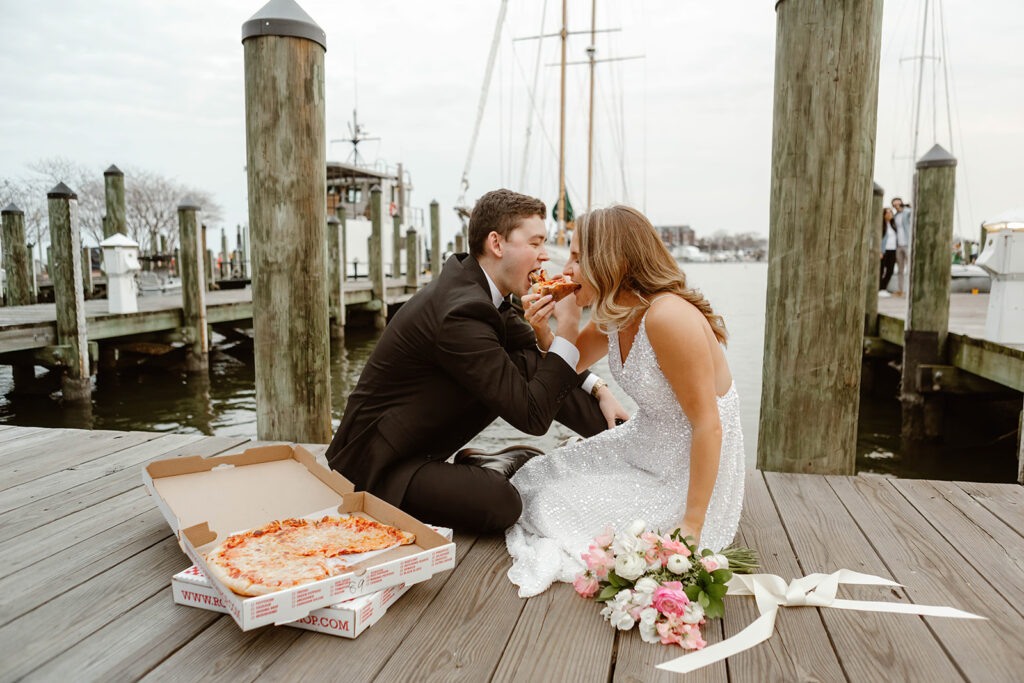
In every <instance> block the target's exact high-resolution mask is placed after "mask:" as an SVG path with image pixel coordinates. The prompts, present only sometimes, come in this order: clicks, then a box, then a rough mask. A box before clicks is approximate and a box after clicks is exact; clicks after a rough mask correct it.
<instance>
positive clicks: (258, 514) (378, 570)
mask: <svg viewBox="0 0 1024 683" xmlns="http://www.w3.org/2000/svg"><path fill="white" fill-rule="evenodd" d="M142 478H143V481H144V483H145V485H146V488H147V489H148V490H149V492H150V494H151V495H152V496H153V499H154V500H155V501H156V503H157V506H158V507H159V508H160V511H161V512H162V513H163V515H164V518H165V519H166V520H167V523H168V524H169V525H170V527H171V529H172V530H173V531H174V534H175V535H176V536H177V538H178V544H179V545H180V546H181V548H182V550H183V551H184V552H185V554H186V555H188V557H189V559H191V560H192V562H193V563H194V564H195V565H196V566H198V567H199V568H200V569H201V570H202V572H203V574H204V575H205V576H206V577H207V579H208V580H209V581H210V584H211V585H212V586H213V588H214V589H215V590H216V591H217V593H218V595H219V596H220V598H221V601H222V602H223V604H224V607H226V608H227V611H228V614H230V615H231V616H232V618H233V619H234V620H235V621H236V622H237V623H238V625H239V626H240V627H241V628H242V630H245V631H247V630H249V629H253V628H257V627H259V626H264V625H266V624H285V623H288V622H291V621H296V620H298V619H302V618H304V617H306V616H307V615H309V613H310V612H312V611H313V610H316V609H319V608H321V607H327V606H329V605H333V604H336V603H339V602H342V601H345V600H350V599H352V598H356V597H359V596H361V595H366V594H368V593H375V592H377V591H381V590H384V589H386V588H390V587H391V586H396V585H398V584H401V583H404V584H413V583H418V582H420V581H424V580H426V579H428V578H430V577H431V576H433V575H434V574H436V573H438V572H441V571H444V570H447V569H451V568H452V567H454V566H455V544H454V543H452V542H451V541H449V540H448V539H446V538H445V537H444V536H442V535H441V534H439V533H438V532H437V531H434V530H433V529H432V528H431V527H429V526H427V525H426V524H423V523H422V522H420V521H418V520H416V519H414V518H413V517H412V516H410V515H409V514H407V513H405V512H403V511H401V510H399V509H398V508H396V507H394V506H393V505H390V504H388V503H385V502H384V501H383V500H381V499H379V498H377V497H376V496H373V495H371V494H369V493H366V492H363V491H360V492H354V491H353V489H354V486H353V485H352V483H351V482H350V481H348V480H347V479H345V478H344V477H342V476H341V475H340V474H338V473H337V472H334V471H332V470H329V469H327V468H325V467H323V466H321V465H320V464H319V463H317V462H316V459H315V458H314V457H313V455H312V454H311V453H310V452H309V451H307V450H306V449H305V448H303V447H301V446H295V445H276V446H263V447H259V448H250V449H248V450H247V451H245V452H244V453H239V454H236V455H225V456H219V457H213V458H204V457H200V456H190V457H182V458H168V459H164V460H156V461H153V462H151V463H149V464H148V465H147V466H146V467H145V468H144V469H143V471H142ZM325 513H330V514H341V515H344V514H358V515H362V516H365V517H369V518H371V519H374V520H377V521H379V522H383V523H385V524H390V525H392V526H395V527H398V528H399V529H401V530H402V531H407V532H411V533H413V534H415V535H416V541H415V543H414V544H411V545H404V546H398V547H393V548H390V549H387V550H383V551H375V552H372V553H367V554H366V555H365V557H366V559H359V558H358V557H355V556H353V560H354V564H353V565H352V567H351V569H350V570H349V571H347V572H345V573H343V574H339V575H337V576H332V577H330V578H327V579H323V580H322V581H316V582H313V583H307V584H303V585H301V586H295V587H293V588H288V589H285V590H281V591H277V592H275V593H270V594H269V595H261V596H258V597H246V596H242V595H238V594H237V593H234V592H233V591H231V590H230V589H229V588H228V587H227V586H225V585H224V584H223V583H221V582H220V581H218V580H217V578H216V577H215V576H213V575H212V572H210V571H209V568H208V567H207V566H206V563H205V556H206V553H207V552H209V551H210V550H212V549H213V548H215V547H216V546H217V545H218V544H219V543H221V542H222V541H223V540H224V539H225V538H227V537H228V536H230V535H231V534H233V533H237V532H239V531H245V530H247V529H253V528H256V527H260V526H262V525H264V524H267V523H269V522H271V521H274V520H282V519H287V518H290V517H306V516H309V515H312V514H317V515H322V514H325Z"/></svg>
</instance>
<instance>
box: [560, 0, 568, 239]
mask: <svg viewBox="0 0 1024 683" xmlns="http://www.w3.org/2000/svg"><path fill="white" fill-rule="evenodd" d="M567 14H568V0H562V93H561V106H560V117H561V120H560V123H559V138H558V243H559V244H560V245H561V244H565V42H566V38H567V37H568V30H567V29H566V23H567Z"/></svg>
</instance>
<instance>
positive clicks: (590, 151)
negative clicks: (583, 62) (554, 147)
mask: <svg viewBox="0 0 1024 683" xmlns="http://www.w3.org/2000/svg"><path fill="white" fill-rule="evenodd" d="M596 22H597V0H591V3H590V47H588V48H587V55H588V56H589V57H590V126H589V130H588V132H587V211H590V206H591V202H590V197H591V187H592V184H593V175H594V53H595V52H596V50H597V46H596V39H595V34H596V32H597V23H596Z"/></svg>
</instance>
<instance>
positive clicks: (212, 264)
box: [203, 249, 218, 292]
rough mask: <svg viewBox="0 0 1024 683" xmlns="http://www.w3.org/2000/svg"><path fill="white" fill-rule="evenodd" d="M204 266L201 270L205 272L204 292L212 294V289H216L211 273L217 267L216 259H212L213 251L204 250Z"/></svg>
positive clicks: (212, 273)
mask: <svg viewBox="0 0 1024 683" xmlns="http://www.w3.org/2000/svg"><path fill="white" fill-rule="evenodd" d="M204 265H205V267H204V268H203V270H205V271H206V291H208V292H212V291H213V290H214V289H218V287H217V283H216V278H214V272H213V271H214V269H215V268H216V267H217V259H216V258H214V254H213V249H207V250H206V263H205V264H204Z"/></svg>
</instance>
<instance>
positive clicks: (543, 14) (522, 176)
mask: <svg viewBox="0 0 1024 683" xmlns="http://www.w3.org/2000/svg"><path fill="white" fill-rule="evenodd" d="M547 14H548V0H544V5H543V7H542V8H541V11H540V30H539V31H537V33H538V35H544V20H545V19H546V18H547ZM543 47H544V41H543V40H538V41H537V59H536V61H535V62H534V65H533V84H532V85H531V86H530V91H529V93H530V101H533V99H534V96H535V94H536V92H537V80H538V78H539V77H540V63H541V50H542V49H543ZM514 48H515V45H514V44H513V50H512V53H513V55H514V56H515V58H516V59H517V60H518V55H516V53H515V49H514ZM532 126H533V112H532V111H531V110H530V109H527V112H526V140H525V141H524V143H523V162H522V165H521V167H520V170H519V186H520V187H525V186H526V165H527V160H528V159H529V155H530V132H531V129H532Z"/></svg>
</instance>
